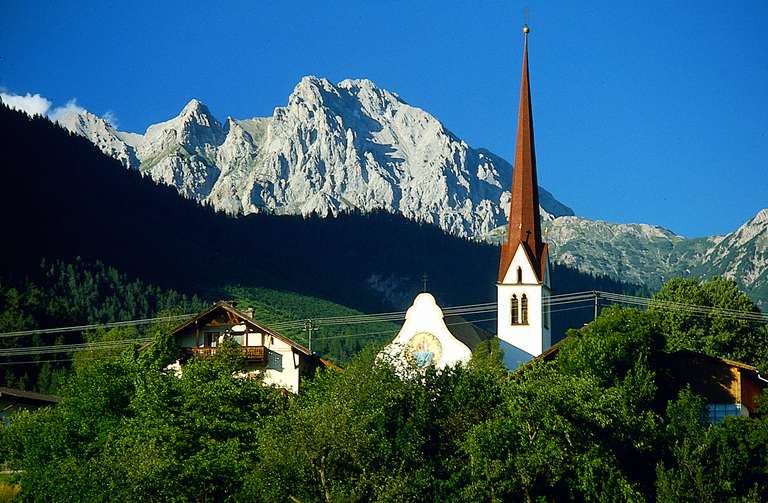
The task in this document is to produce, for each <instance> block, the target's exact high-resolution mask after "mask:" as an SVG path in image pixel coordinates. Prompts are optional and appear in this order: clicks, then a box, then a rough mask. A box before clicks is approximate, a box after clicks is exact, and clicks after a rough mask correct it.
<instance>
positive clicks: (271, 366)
mask: <svg viewBox="0 0 768 503" xmlns="http://www.w3.org/2000/svg"><path fill="white" fill-rule="evenodd" d="M173 337H174V339H175V340H176V343H177V344H178V345H179V347H180V348H181V351H182V354H181V357H180V359H179V361H178V362H177V368H178V369H181V366H182V365H183V363H184V362H185V361H186V360H187V359H189V358H190V357H192V356H198V357H201V356H202V357H205V356H210V355H214V354H216V351H217V350H218V348H219V347H220V346H221V344H222V343H223V342H224V341H225V340H227V339H229V340H232V341H234V342H236V343H237V344H239V345H240V346H242V351H243V357H244V359H245V368H243V373H244V374H245V376H248V375H256V374H263V376H264V382H265V384H268V385H275V386H278V387H281V388H284V389H287V390H288V391H291V392H293V393H298V392H299V386H300V380H301V378H303V377H311V376H312V375H314V373H315V371H316V369H317V368H318V367H322V366H332V364H330V363H328V362H326V361H324V360H322V359H321V358H319V357H318V356H316V355H313V354H311V353H310V351H309V349H307V348H306V347H304V346H303V345H301V344H299V343H297V342H295V341H292V340H291V339H289V338H287V337H285V336H283V335H281V334H279V333H277V332H276V331H274V330H271V329H270V328H268V327H266V326H265V325H263V324H261V323H259V322H257V321H255V320H253V319H252V318H251V316H249V315H248V314H247V313H244V312H242V311H239V310H238V309H235V308H234V307H233V306H232V305H230V304H228V303H227V302H217V303H216V304H214V305H213V306H211V307H210V308H209V309H207V310H205V311H203V312H201V313H200V314H198V315H197V316H195V317H194V318H192V319H191V320H189V321H187V322H185V323H184V324H182V325H180V326H179V327H177V328H176V329H175V330H174V331H173Z"/></svg>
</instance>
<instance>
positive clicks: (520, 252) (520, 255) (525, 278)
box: [502, 243, 539, 285]
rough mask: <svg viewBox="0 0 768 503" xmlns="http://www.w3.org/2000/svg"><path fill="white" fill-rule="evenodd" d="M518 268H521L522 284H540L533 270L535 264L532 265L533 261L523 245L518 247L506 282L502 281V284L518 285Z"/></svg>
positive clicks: (505, 278) (506, 276) (508, 270)
mask: <svg viewBox="0 0 768 503" xmlns="http://www.w3.org/2000/svg"><path fill="white" fill-rule="evenodd" d="M518 268H520V272H521V273H522V283H524V284H529V285H530V284H538V283H539V280H538V278H536V273H535V272H534V269H533V264H531V261H530V260H529V259H528V254H527V253H526V252H525V248H523V244H522V243H520V244H518V245H517V250H515V256H514V257H512V262H510V264H509V269H507V272H506V274H505V275H504V281H502V283H504V284H505V285H507V284H511V283H517V282H518V281H517V269H518Z"/></svg>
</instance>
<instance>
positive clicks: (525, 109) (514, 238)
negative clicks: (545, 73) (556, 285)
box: [498, 26, 547, 282]
mask: <svg viewBox="0 0 768 503" xmlns="http://www.w3.org/2000/svg"><path fill="white" fill-rule="evenodd" d="M523 32H524V33H525V45H524V48H523V77H522V83H521V86H520V110H519V112H518V118H517V142H516V144H515V162H514V165H513V174H512V197H511V202H510V210H509V228H508V230H507V240H506V242H505V243H504V244H503V245H502V248H501V260H500V263H499V276H498V281H499V282H502V281H504V276H505V275H506V273H507V269H509V266H510V264H511V263H512V259H513V257H514V256H515V251H516V250H517V248H518V246H519V245H520V244H522V245H523V248H524V249H525V252H526V254H527V255H528V259H529V260H530V261H531V265H532V266H533V270H534V272H535V273H536V277H537V279H538V280H539V281H544V270H545V267H546V260H547V249H546V245H545V244H544V243H543V242H542V240H541V220H540V219H541V217H540V216H539V190H538V181H537V179H536V150H535V148H534V141H533V111H532V109H531V86H530V80H529V77H528V26H526V27H525V28H524V30H523Z"/></svg>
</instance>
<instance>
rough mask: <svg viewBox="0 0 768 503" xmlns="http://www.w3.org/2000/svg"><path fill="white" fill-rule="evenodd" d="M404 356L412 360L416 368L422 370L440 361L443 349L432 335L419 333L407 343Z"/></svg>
mask: <svg viewBox="0 0 768 503" xmlns="http://www.w3.org/2000/svg"><path fill="white" fill-rule="evenodd" d="M406 354H407V355H408V357H409V358H411V359H413V361H414V363H416V366H417V367H419V368H424V367H427V366H429V365H433V364H435V363H437V362H438V361H439V360H440V357H441V356H442V354H443V347H442V346H441V345H440V341H439V340H437V337H435V336H434V335H432V334H430V333H429V332H419V333H417V334H416V335H414V336H413V337H411V340H409V341H408V345H407V347H406Z"/></svg>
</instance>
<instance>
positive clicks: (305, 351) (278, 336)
mask: <svg viewBox="0 0 768 503" xmlns="http://www.w3.org/2000/svg"><path fill="white" fill-rule="evenodd" d="M217 309H223V310H225V311H228V312H230V313H232V314H234V315H235V316H236V317H238V318H240V319H241V320H242V321H243V323H247V324H248V325H251V326H252V327H254V328H256V329H257V330H260V331H262V332H264V333H266V334H268V335H271V336H273V337H275V338H276V339H279V340H281V341H283V342H285V343H286V344H288V345H289V346H291V347H293V348H295V349H296V350H298V351H299V352H300V353H303V354H305V355H311V353H310V351H309V349H307V348H306V347H305V346H303V345H302V344H299V343H298V342H296V341H293V340H291V339H289V338H288V337H286V336H284V335H281V334H279V333H278V332H276V331H274V330H272V329H271V328H267V327H266V326H264V325H262V324H261V323H259V322H257V321H255V320H253V319H251V318H250V317H249V316H248V315H247V314H245V313H243V312H242V311H239V310H238V309H235V307H233V306H232V305H231V304H229V303H228V302H224V301H219V302H217V303H215V304H214V305H212V306H211V307H209V308H208V309H206V310H205V311H203V312H202V313H200V314H198V315H197V316H195V317H194V318H192V319H190V320H187V321H185V322H184V323H182V324H181V325H179V326H178V327H176V328H175V329H174V330H173V332H172V334H173V335H176V334H177V333H178V332H180V331H182V330H184V329H186V328H188V327H189V326H191V325H193V324H194V323H195V321H197V320H199V319H200V318H204V317H205V316H207V315H209V314H211V313H212V312H214V311H216V310H217Z"/></svg>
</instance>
